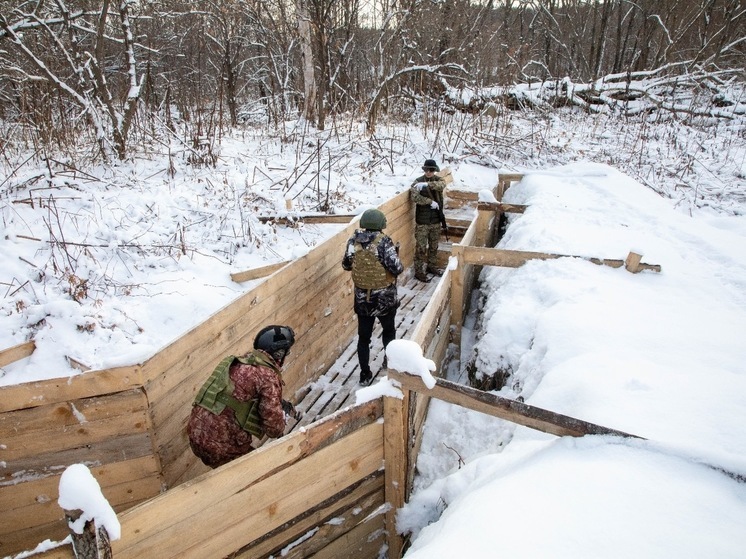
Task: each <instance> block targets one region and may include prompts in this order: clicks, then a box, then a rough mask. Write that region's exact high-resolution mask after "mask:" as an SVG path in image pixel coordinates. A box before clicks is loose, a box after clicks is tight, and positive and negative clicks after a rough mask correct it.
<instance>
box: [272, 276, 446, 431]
mask: <svg viewBox="0 0 746 559" xmlns="http://www.w3.org/2000/svg"><path fill="white" fill-rule="evenodd" d="M439 279H440V278H438V277H434V278H433V279H432V280H431V281H430V282H429V283H422V282H421V281H417V280H416V279H414V277H409V278H408V279H406V280H405V283H404V284H403V285H399V299H400V301H401V304H400V306H399V309H398V310H397V313H396V338H397V339H402V338H406V337H407V336H408V334H409V333H410V332H411V331H412V329H413V328H414V327H415V325H416V324H417V321H418V319H419V316H420V315H421V314H422V311H423V310H424V309H425V306H426V305H427V302H428V300H429V299H430V296H431V295H432V293H433V292H434V291H435V287H436V286H437V285H438V280H439ZM383 356H384V353H383V343H382V341H381V325H380V323H379V322H378V321H377V320H376V324H375V327H374V329H373V339H372V341H371V348H370V368H371V371H373V382H374V383H375V382H376V381H377V380H378V378H379V376H382V375H383V371H382V370H381V368H382V365H383ZM359 378H360V366H359V364H358V360H357V335H355V336H354V337H353V338H352V340H351V341H350V343H349V345H348V346H347V348H346V349H345V350H344V352H343V353H342V355H341V356H340V358H339V359H338V360H337V361H336V362H335V363H334V364H333V365H332V366H331V367H330V368H329V370H328V371H327V372H326V373H324V374H323V375H321V376H320V377H319V378H318V379H317V380H315V381H312V382H309V383H308V384H306V385H305V386H303V387H302V388H301V389H300V390H298V391H297V392H296V394H295V399H296V403H295V406H296V409H297V410H298V411H300V412H302V413H303V417H302V418H301V420H300V421H298V422H296V421H295V420H290V421H289V422H288V426H287V428H286V430H285V434H288V433H291V432H293V431H294V430H295V429H297V428H299V427H303V426H305V425H308V424H310V423H313V422H314V421H316V420H317V419H321V418H322V417H326V416H328V415H331V414H333V413H334V412H336V411H338V410H340V409H342V408H344V407H346V406H350V405H353V404H354V403H355V392H356V391H357V390H358V389H359V388H361V386H360V384H359V382H358V380H359ZM288 396H289V397H290V398H292V397H293V395H290V394H288V395H287V396H286V397H288Z"/></svg>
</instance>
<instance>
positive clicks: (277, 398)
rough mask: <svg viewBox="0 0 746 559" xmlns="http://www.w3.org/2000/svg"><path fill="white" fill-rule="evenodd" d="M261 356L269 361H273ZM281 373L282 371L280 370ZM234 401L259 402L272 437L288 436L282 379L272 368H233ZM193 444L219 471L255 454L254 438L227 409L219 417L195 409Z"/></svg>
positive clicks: (190, 425)
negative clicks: (285, 433) (249, 453)
mask: <svg viewBox="0 0 746 559" xmlns="http://www.w3.org/2000/svg"><path fill="white" fill-rule="evenodd" d="M254 351H257V352H261V354H262V357H263V358H264V359H265V360H269V361H270V362H273V361H272V357H270V356H269V355H268V354H266V353H264V352H262V351H261V350H254ZM278 369H279V367H278ZM229 374H230V378H231V381H232V382H233V386H234V388H233V397H234V398H236V399H237V400H240V401H249V400H251V399H253V398H257V399H258V400H259V417H260V418H261V424H262V429H263V431H264V434H265V435H267V436H268V437H280V436H282V435H283V433H284V432H285V414H284V412H283V411H282V385H283V382H282V378H281V377H280V375H279V374H278V373H277V372H275V371H274V370H272V369H271V368H270V367H265V366H257V365H247V364H244V363H240V362H235V363H234V364H233V365H231V368H230V372H229ZM187 434H188V435H189V444H190V446H191V447H192V450H193V451H194V453H195V454H196V455H197V456H198V457H199V458H200V459H201V460H202V461H203V462H204V463H205V464H207V465H208V466H211V467H213V468H214V467H217V466H220V465H222V464H225V463H227V462H230V461H231V460H233V459H235V458H238V457H239V456H242V455H244V454H246V453H248V452H250V451H251V450H253V447H252V445H251V435H250V434H249V433H248V432H246V431H244V430H243V429H242V428H241V426H240V425H239V424H238V421H236V418H235V415H234V412H233V410H232V409H230V408H228V407H226V408H225V409H224V410H223V411H222V412H221V413H220V414H218V415H216V414H214V413H212V412H210V411H209V410H207V409H205V408H203V407H201V406H193V407H192V412H191V416H190V418H189V423H188V425H187Z"/></svg>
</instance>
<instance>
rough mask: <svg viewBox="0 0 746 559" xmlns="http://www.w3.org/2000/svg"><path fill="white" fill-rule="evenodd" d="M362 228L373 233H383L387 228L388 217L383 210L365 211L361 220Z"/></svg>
mask: <svg viewBox="0 0 746 559" xmlns="http://www.w3.org/2000/svg"><path fill="white" fill-rule="evenodd" d="M360 227H362V228H363V229H370V230H373V231H382V230H383V229H384V228H385V227H386V216H385V215H383V212H382V211H381V210H376V209H371V210H365V211H364V212H363V215H362V217H361V218H360Z"/></svg>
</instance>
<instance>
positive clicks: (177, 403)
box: [142, 191, 414, 487]
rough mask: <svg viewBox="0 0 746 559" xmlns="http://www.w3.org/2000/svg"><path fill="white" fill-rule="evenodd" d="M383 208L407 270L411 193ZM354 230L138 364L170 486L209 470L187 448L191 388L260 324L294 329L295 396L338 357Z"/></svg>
mask: <svg viewBox="0 0 746 559" xmlns="http://www.w3.org/2000/svg"><path fill="white" fill-rule="evenodd" d="M381 210H382V211H383V212H384V214H385V215H386V217H387V222H388V223H387V227H386V230H385V231H386V233H387V234H388V235H389V236H391V237H392V239H393V240H394V241H398V242H400V243H401V250H400V255H401V257H402V260H403V262H404V263H405V266H407V267H408V266H409V265H410V264H411V262H412V259H413V256H414V210H413V208H412V205H411V202H410V200H409V194H408V192H407V191H405V192H403V193H401V194H399V195H398V196H396V197H395V198H393V199H391V200H389V201H388V202H386V203H385V204H384V205H383V206H381ZM358 227H359V221H358V220H355V221H354V222H352V223H351V224H350V225H348V226H347V227H345V228H344V229H343V230H341V231H340V232H339V233H337V234H336V235H334V236H333V237H331V238H330V239H328V240H327V241H325V242H324V243H322V244H321V245H319V246H318V247H315V248H314V250H313V251H311V252H309V253H308V254H306V255H305V256H303V257H301V258H298V259H297V260H294V261H293V262H291V263H289V264H288V265H287V266H285V267H283V268H282V269H281V270H279V271H278V272H277V273H275V274H274V275H272V276H270V277H269V278H267V279H266V280H265V281H264V282H263V283H261V284H259V285H258V286H257V287H255V288H254V289H252V290H251V291H250V292H248V293H246V294H245V295H243V296H242V297H240V298H239V299H238V300H236V301H234V302H233V303H231V305H229V306H227V307H225V308H224V309H222V310H220V311H218V312H217V313H216V314H214V315H213V316H212V317H210V318H209V319H208V320H207V321H206V322H204V323H203V324H201V325H199V326H198V327H196V328H194V329H193V330H192V331H190V332H188V333H187V334H186V335H184V336H183V337H181V338H180V339H178V340H176V341H175V342H174V343H173V344H171V345H170V346H168V347H166V348H164V349H163V350H162V351H160V352H159V353H158V354H157V355H156V356H154V357H153V358H152V359H150V360H149V361H147V362H146V363H144V364H143V365H142V370H143V376H144V378H145V388H146V391H147V394H148V399H149V400H150V402H151V406H150V410H151V414H152V422H153V427H154V429H155V444H156V450H157V453H158V455H159V457H160V460H161V463H162V467H163V475H164V478H165V482H166V484H167V486H168V487H173V486H175V485H178V484H180V483H183V482H185V481H187V480H189V479H191V478H192V477H194V476H195V475H199V474H201V473H204V472H205V471H207V468H206V467H204V466H203V465H202V463H201V462H200V461H199V460H198V459H197V458H196V457H195V456H194V455H193V454H192V452H191V450H190V449H189V445H188V440H187V437H186V431H185V426H186V422H187V418H188V414H189V411H190V409H191V402H192V400H193V398H194V395H195V394H196V391H197V390H198V389H199V387H200V386H201V384H202V382H203V381H204V379H205V378H207V376H208V375H209V373H210V372H211V371H212V368H213V367H214V366H215V364H216V363H218V362H219V361H220V359H221V358H222V357H223V356H224V355H227V354H230V353H236V354H240V353H245V352H246V351H248V350H249V349H250V348H251V346H252V343H253V338H254V336H255V334H256V332H257V331H258V330H259V329H260V328H261V327H262V326H265V325H267V324H288V325H290V326H292V328H293V329H294V330H295V333H296V338H297V341H296V344H295V345H294V346H293V350H292V352H291V354H290V357H289V358H288V362H287V364H286V370H285V372H284V374H283V376H284V381H285V388H284V394H286V395H292V394H294V393H295V392H296V390H298V388H300V387H301V386H302V385H304V384H305V383H307V382H308V380H309V379H314V378H317V377H318V376H319V375H320V374H322V373H323V372H324V371H326V370H327V369H328V368H329V366H330V365H331V364H332V363H334V362H335V361H336V359H337V358H338V357H339V356H340V355H341V354H342V352H343V351H344V349H345V348H346V347H347V345H348V344H349V340H350V338H351V337H352V336H354V334H355V332H356V329H357V321H356V319H355V315H354V313H353V310H352V302H353V299H352V298H353V291H352V280H351V278H350V274H349V273H347V272H345V271H344V270H343V269H342V266H341V260H342V256H343V254H344V247H345V244H346V242H347V239H348V238H349V237H350V236H351V234H352V232H353V231H354V230H355V229H356V228H358Z"/></svg>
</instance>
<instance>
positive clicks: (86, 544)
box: [65, 510, 112, 559]
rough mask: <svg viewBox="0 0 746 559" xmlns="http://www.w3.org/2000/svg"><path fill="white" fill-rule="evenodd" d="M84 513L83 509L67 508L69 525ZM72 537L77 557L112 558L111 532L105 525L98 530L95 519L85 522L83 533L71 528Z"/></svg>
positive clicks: (83, 558) (89, 558) (86, 558)
mask: <svg viewBox="0 0 746 559" xmlns="http://www.w3.org/2000/svg"><path fill="white" fill-rule="evenodd" d="M82 514H83V511H81V510H66V511H65V519H66V520H67V525H68V526H71V525H72V524H73V523H74V522H75V521H76V520H78V518H80V516H81V515H82ZM70 537H71V538H72V540H73V550H75V557H76V559H112V555H111V542H110V541H109V533H108V532H107V531H106V528H104V527H103V526H101V527H100V528H99V529H98V530H97V529H96V522H95V521H94V520H89V521H87V522H86V523H85V527H84V528H83V533H82V534H78V533H77V532H75V530H73V529H72V528H70Z"/></svg>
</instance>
